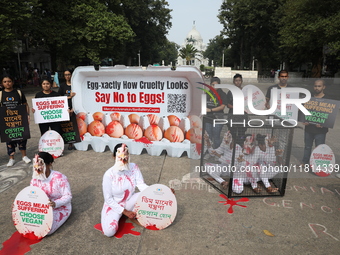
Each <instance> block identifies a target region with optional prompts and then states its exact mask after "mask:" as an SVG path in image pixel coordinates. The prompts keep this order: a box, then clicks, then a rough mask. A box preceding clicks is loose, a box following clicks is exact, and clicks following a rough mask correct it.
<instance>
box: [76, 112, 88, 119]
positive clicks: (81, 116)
mask: <svg viewBox="0 0 340 255" xmlns="http://www.w3.org/2000/svg"><path fill="white" fill-rule="evenodd" d="M76 118H79V119H82V120H83V121H85V119H86V113H85V112H79V113H77V115H76Z"/></svg>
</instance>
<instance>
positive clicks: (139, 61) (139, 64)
mask: <svg viewBox="0 0 340 255" xmlns="http://www.w3.org/2000/svg"><path fill="white" fill-rule="evenodd" d="M137 55H138V66H140V51H138V54H137Z"/></svg>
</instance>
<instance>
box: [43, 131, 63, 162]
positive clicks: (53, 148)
mask: <svg viewBox="0 0 340 255" xmlns="http://www.w3.org/2000/svg"><path fill="white" fill-rule="evenodd" d="M39 151H44V152H48V153H50V154H51V155H52V156H53V157H54V158H57V157H59V156H60V155H61V154H63V151H64V140H63V138H62V137H61V135H60V134H59V133H58V132H56V131H54V130H48V131H46V132H45V134H43V135H42V136H41V137H40V140H39Z"/></svg>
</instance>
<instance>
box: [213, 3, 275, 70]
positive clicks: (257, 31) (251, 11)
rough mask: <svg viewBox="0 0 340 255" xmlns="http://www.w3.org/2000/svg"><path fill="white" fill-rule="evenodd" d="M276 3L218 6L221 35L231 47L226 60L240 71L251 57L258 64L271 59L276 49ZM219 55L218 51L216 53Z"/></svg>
mask: <svg viewBox="0 0 340 255" xmlns="http://www.w3.org/2000/svg"><path fill="white" fill-rule="evenodd" d="M280 2H281V1H280V0H261V1H252V0H226V1H224V2H223V3H222V5H221V9H220V13H219V16H218V17H219V19H220V22H221V24H223V26H224V29H223V31H222V34H223V35H225V36H226V37H227V38H228V39H227V40H226V44H227V45H230V46H231V52H230V53H231V54H230V56H234V59H233V61H234V62H236V63H237V65H238V66H240V68H241V69H243V68H244V67H245V66H248V67H249V66H250V65H251V62H252V60H253V57H255V58H256V59H257V60H258V62H263V61H265V62H270V61H268V59H266V56H272V57H273V56H274V57H275V50H276V49H277V48H278V45H277V40H276V38H275V37H276V35H277V32H278V28H277V26H276V21H275V17H276V16H275V13H276V11H277V9H278V7H279V5H280ZM220 52H221V51H220Z"/></svg>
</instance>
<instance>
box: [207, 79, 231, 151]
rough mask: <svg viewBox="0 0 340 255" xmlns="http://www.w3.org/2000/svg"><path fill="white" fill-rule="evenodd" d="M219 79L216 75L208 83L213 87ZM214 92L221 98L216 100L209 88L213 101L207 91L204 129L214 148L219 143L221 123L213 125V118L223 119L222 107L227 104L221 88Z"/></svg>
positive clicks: (219, 81)
mask: <svg viewBox="0 0 340 255" xmlns="http://www.w3.org/2000/svg"><path fill="white" fill-rule="evenodd" d="M220 83H221V80H220V79H219V78H218V77H213V78H211V80H210V85H211V86H212V87H214V86H215V85H216V84H220ZM216 92H217V93H218V95H219V96H220V98H221V101H222V102H221V103H220V102H219V100H217V98H216V95H214V93H213V92H212V91H211V90H210V93H211V94H212V95H213V96H214V97H215V98H214V99H215V101H214V99H213V98H211V96H210V95H209V94H208V93H207V117H209V119H207V122H206V126H205V130H206V131H207V133H208V135H209V138H210V139H211V140H212V142H213V144H212V147H213V149H216V148H218V147H219V146H220V144H221V130H222V128H223V125H220V124H218V125H215V127H214V125H213V119H223V118H224V108H225V106H226V105H227V95H226V93H224V91H223V90H222V89H220V88H219V89H217V90H216Z"/></svg>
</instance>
